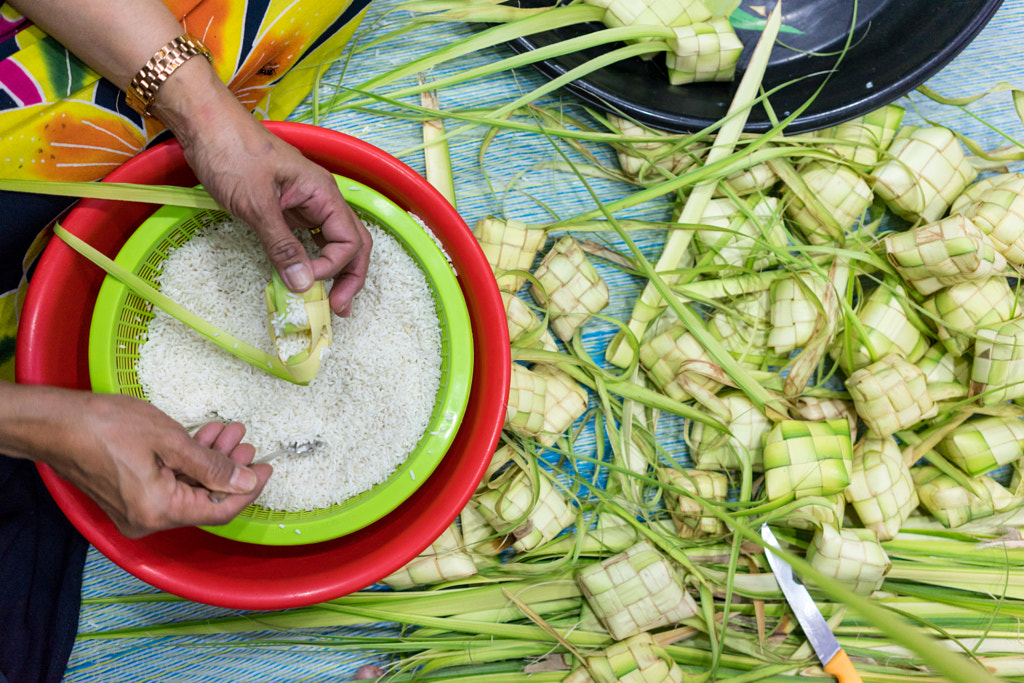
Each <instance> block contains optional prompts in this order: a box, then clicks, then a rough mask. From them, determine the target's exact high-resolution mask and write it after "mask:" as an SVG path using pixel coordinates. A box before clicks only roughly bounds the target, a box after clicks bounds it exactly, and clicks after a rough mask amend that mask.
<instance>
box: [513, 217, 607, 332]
mask: <svg viewBox="0 0 1024 683" xmlns="http://www.w3.org/2000/svg"><path fill="white" fill-rule="evenodd" d="M534 276H535V277H536V278H537V282H536V283H533V284H532V285H531V286H530V293H531V294H532V295H533V298H534V300H535V301H536V302H537V303H538V304H539V305H541V306H546V307H547V309H548V312H549V313H550V315H551V329H553V330H554V331H555V334H556V335H558V337H559V339H561V340H562V341H569V340H570V339H572V336H573V334H575V333H576V330H577V329H579V328H580V327H582V326H583V324H584V323H585V322H586V321H587V320H588V319H589V318H590V316H592V315H593V314H594V313H598V312H599V311H601V310H602V309H603V308H604V307H605V306H607V305H608V300H609V295H608V285H607V284H606V283H605V281H604V280H603V279H602V278H601V276H600V274H598V272H597V269H596V268H594V264H592V263H591V262H590V261H589V260H588V259H587V255H586V252H584V251H583V248H582V247H580V245H579V243H578V242H577V241H576V240H574V239H573V238H572V237H571V236H569V235H566V236H565V237H563V238H562V239H560V240H558V241H557V242H555V244H554V246H552V247H551V251H549V252H548V253H547V254H546V255H545V256H544V259H543V260H542V261H541V263H540V265H539V266H538V267H537V270H536V271H535V272H534Z"/></svg>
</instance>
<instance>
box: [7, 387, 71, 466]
mask: <svg viewBox="0 0 1024 683" xmlns="http://www.w3.org/2000/svg"><path fill="white" fill-rule="evenodd" d="M70 396H71V393H70V392H67V391H64V390H60V389H53V388H50V387H39V386H30V385H22V384H12V383H11V382H5V381H2V380H0V453H3V454H4V455H9V456H12V457H15V458H25V459H28V460H34V461H36V462H49V461H50V460H51V459H52V458H53V456H54V454H56V453H59V452H60V451H61V450H63V449H62V447H61V446H60V445H59V444H60V442H61V440H62V438H63V437H62V434H64V433H65V432H66V423H67V422H68V421H69V420H70V419H71V417H72V416H71V415H70V414H69V411H68V409H67V408H68V406H67V405H65V404H66V403H67V401H66V399H67V398H68V397H70Z"/></svg>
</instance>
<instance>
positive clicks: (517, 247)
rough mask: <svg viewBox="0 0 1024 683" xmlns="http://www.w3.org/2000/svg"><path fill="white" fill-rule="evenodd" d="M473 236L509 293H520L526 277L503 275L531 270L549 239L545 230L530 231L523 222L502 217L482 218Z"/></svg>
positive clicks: (499, 283)
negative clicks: (506, 272) (514, 271)
mask: <svg viewBox="0 0 1024 683" xmlns="http://www.w3.org/2000/svg"><path fill="white" fill-rule="evenodd" d="M473 235H474V236H475V237H476V239H477V242H479V243H480V249H481V250H482V251H483V252H484V256H485V257H486V258H487V262H488V263H490V264H491V269H492V270H494V275H495V277H497V279H498V288H499V289H502V290H504V291H508V292H518V291H519V289H520V288H521V287H522V286H523V284H524V283H525V282H526V276H524V275H514V276H513V275H505V276H503V275H502V273H504V272H505V271H507V270H521V271H529V270H530V268H531V267H532V266H533V260H534V259H535V258H536V257H537V252H538V251H540V248H541V247H542V246H544V240H545V239H546V238H547V233H545V232H544V231H543V230H530V229H528V228H527V227H526V224H525V223H521V222H520V221H515V220H501V219H498V218H481V219H480V220H479V221H477V223H476V226H474V228H473Z"/></svg>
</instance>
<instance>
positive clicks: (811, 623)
mask: <svg viewBox="0 0 1024 683" xmlns="http://www.w3.org/2000/svg"><path fill="white" fill-rule="evenodd" d="M761 538H763V539H764V542H765V543H767V544H768V545H770V546H771V547H772V548H775V549H778V550H781V549H782V548H781V547H780V546H779V542H778V540H776V538H775V534H773V533H772V530H771V529H770V528H768V525H767V524H763V525H761ZM765 555H766V556H767V557H768V564H769V565H771V568H772V573H774V574H775V580H776V581H778V583H779V587H780V588H782V593H783V594H784V595H785V596H786V601H787V602H789V606H790V608H792V610H793V614H795V615H796V620H797V621H798V622H800V628H802V629H803V631H804V635H805V636H807V640H808V641H810V643H811V647H812V648H814V654H816V655H818V659H820V660H821V663H822V664H823V665H824V666H825V671H827V672H828V673H830V674H832V675H833V676H835V677H836V679H837V680H838V681H839V682H840V683H847V682H850V683H861V679H860V675H859V674H858V673H857V671H856V669H854V668H853V664H852V663H851V662H850V658H849V657H847V656H846V652H845V651H844V650H843V648H842V647H840V645H839V641H838V640H836V637H835V636H834V635H833V634H832V629H831V628H829V626H828V623H826V622H825V617H823V616H821V611H820V610H818V606H817V605H815V604H814V600H813V599H812V598H811V594H810V593H808V592H807V589H806V588H805V587H804V585H803V584H801V583H797V581H796V579H795V578H794V577H793V568H792V567H790V566H789V563H788V562H786V561H785V560H783V559H782V558H781V557H779V556H778V555H776V554H775V553H773V552H772V551H770V550H767V551H765Z"/></svg>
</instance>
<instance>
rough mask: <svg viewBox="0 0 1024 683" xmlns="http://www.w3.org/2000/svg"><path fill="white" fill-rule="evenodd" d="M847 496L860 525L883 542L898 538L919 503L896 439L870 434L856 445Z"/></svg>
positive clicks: (912, 480)
mask: <svg viewBox="0 0 1024 683" xmlns="http://www.w3.org/2000/svg"><path fill="white" fill-rule="evenodd" d="M845 495H846V500H847V501H848V502H849V503H850V504H851V505H852V506H853V509H854V510H855V511H856V512H857V516H858V517H860V521H861V524H863V525H864V527H865V528H867V529H871V530H872V531H874V532H875V534H876V535H877V536H878V539H879V540H880V541H888V540H890V539H892V538H893V537H895V536H896V534H897V533H898V532H899V530H900V527H901V526H902V525H903V522H904V521H906V519H907V517H909V516H910V513H911V512H913V511H914V509H915V508H917V506H918V502H919V501H918V498H917V490H916V489H915V488H914V479H913V477H912V476H911V474H910V468H909V467H908V466H907V465H906V463H904V462H903V454H902V453H901V451H900V448H899V445H897V443H896V440H895V439H894V438H893V437H891V436H884V437H880V436H876V435H873V434H869V435H868V436H867V437H865V438H864V439H863V440H861V441H860V442H859V443H858V444H857V445H856V447H855V448H854V451H853V467H852V470H851V472H850V485H849V486H847V487H846V491H845Z"/></svg>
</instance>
